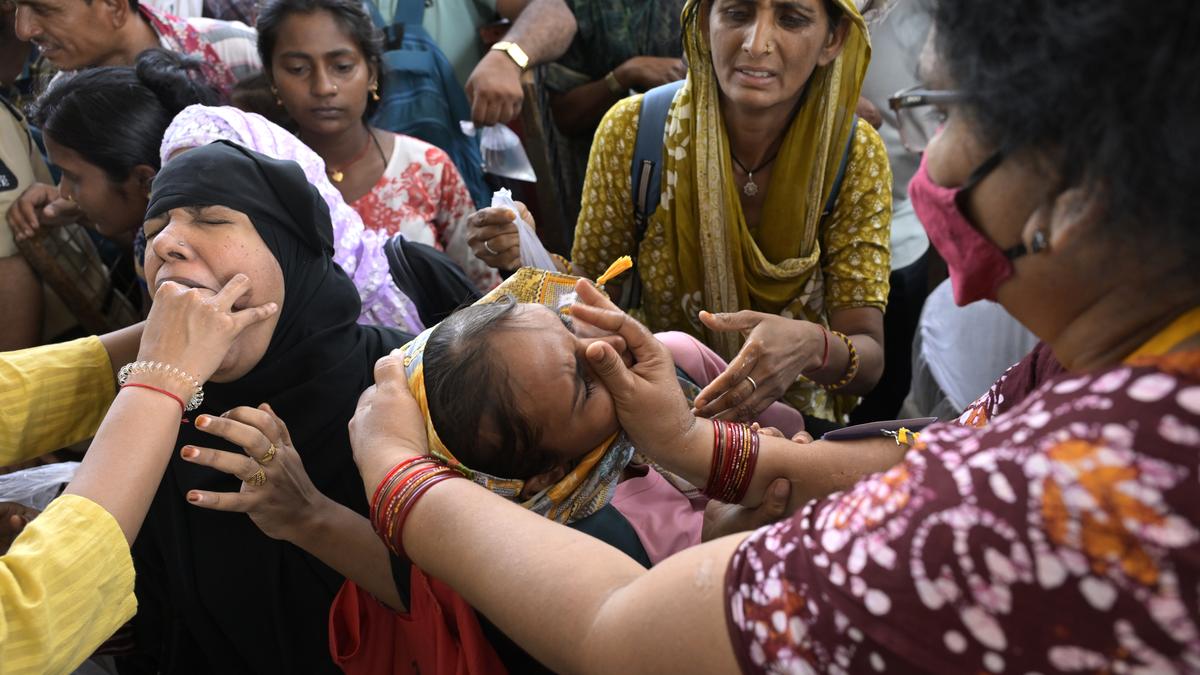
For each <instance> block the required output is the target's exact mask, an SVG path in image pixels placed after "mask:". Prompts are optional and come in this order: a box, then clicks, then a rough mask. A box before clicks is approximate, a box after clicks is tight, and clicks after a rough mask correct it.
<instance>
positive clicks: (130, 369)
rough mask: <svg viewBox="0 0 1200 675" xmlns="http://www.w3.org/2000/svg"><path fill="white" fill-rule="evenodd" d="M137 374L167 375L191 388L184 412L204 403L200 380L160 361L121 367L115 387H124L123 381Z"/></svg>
mask: <svg viewBox="0 0 1200 675" xmlns="http://www.w3.org/2000/svg"><path fill="white" fill-rule="evenodd" d="M137 373H158V374H161V375H169V376H171V377H174V378H176V379H178V380H182V381H183V382H184V383H186V384H187V385H188V386H190V387H191V388H192V396H191V398H189V399H188V402H187V405H185V406H184V412H190V411H192V410H195V409H196V408H199V407H200V404H201V403H203V402H204V388H203V387H202V386H201V385H200V380H198V379H196V378H195V377H192V376H191V375H189V374H187V373H185V372H183V371H182V370H180V369H178V368H176V367H175V366H172V365H169V364H166V363H162V362H160V361H134V362H133V363H126V364H125V365H123V366H121V370H120V371H118V372H117V386H118V387H123V386H125V381H126V380H128V379H129V376H130V375H135V374H137Z"/></svg>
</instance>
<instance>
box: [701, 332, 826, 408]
mask: <svg viewBox="0 0 1200 675" xmlns="http://www.w3.org/2000/svg"><path fill="white" fill-rule="evenodd" d="M700 320H701V321H702V322H704V325H706V326H708V327H709V328H710V329H712V330H714V331H738V332H740V333H742V335H744V336H746V343H745V344H744V345H742V349H741V350H740V351H739V352H738V354H737V356H736V357H735V358H734V359H733V361H731V362H730V363H729V367H728V368H726V369H725V372H723V373H721V374H720V375H718V376H717V377H716V379H714V380H713V381H712V382H710V383H709V384H708V386H707V387H705V388H704V390H703V391H701V392H700V394H699V395H698V396H697V397H696V401H695V405H696V414H697V415H700V416H701V417H717V418H720V419H729V420H736V421H741V422H749V421H751V420H753V419H755V418H757V417H758V416H759V414H760V413H762V411H763V410H766V409H767V407H768V406H770V405H771V404H772V403H774V402H775V401H778V400H779V399H780V398H782V397H783V395H784V394H785V393H787V390H788V387H790V386H792V384H793V383H794V382H795V381H796V378H797V377H799V376H800V374H801V373H803V372H806V371H808V370H809V369H811V368H813V367H815V366H819V365H820V361H821V351H822V346H821V344H822V339H823V338H822V336H821V334H820V332H819V329H820V327H819V326H817V325H816V324H813V323H809V322H808V321H799V320H795V319H785V318H784V317H781V316H777V315H774V314H764V313H762V312H751V311H741V312H734V313H731V314H710V313H709V312H701V313H700Z"/></svg>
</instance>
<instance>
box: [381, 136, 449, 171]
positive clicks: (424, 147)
mask: <svg viewBox="0 0 1200 675" xmlns="http://www.w3.org/2000/svg"><path fill="white" fill-rule="evenodd" d="M386 133H389V134H391V135H392V138H393V141H392V142H393V143H394V144H395V145H394V146H393V149H392V157H394V158H400V159H401V160H403V161H402V162H401V164H406V163H411V162H417V163H420V164H424V165H426V166H429V167H433V168H441V167H444V166H446V165H450V166H453V165H454V160H452V159H450V155H449V154H447V153H446V151H445V150H442V149H441V148H439V147H438V146H436V145H434V144H432V143H428V142H426V141H423V140H421V139H419V138H416V137H414V136H407V135H405V134H398V133H395V132H392V131H388V132H386ZM389 159H390V158H389Z"/></svg>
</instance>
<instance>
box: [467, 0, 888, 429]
mask: <svg viewBox="0 0 1200 675" xmlns="http://www.w3.org/2000/svg"><path fill="white" fill-rule="evenodd" d="M682 22H683V28H684V50H685V52H686V56H687V58H686V61H687V63H688V64H689V66H688V73H687V80H686V82H685V83H684V85H683V86H682V89H681V90H680V91H679V93H678V94H677V95H676V96H675V98H674V99H673V102H672V103H671V105H670V109H669V111H668V113H667V115H666V122H665V128H664V129H661V130H660V129H654V130H652V134H653V135H652V138H653V140H654V141H655V142H656V150H657V152H656V153H655V154H654V156H653V159H654V160H656V161H658V163H659V164H660V166H661V169H662V181H661V185H660V187H659V191H660V193H661V200H660V202H659V205H658V207H657V209H656V210H655V211H654V212H653V213H652V214H650V215H649V218H648V222H647V224H646V226H645V228H644V235H642V236H640V237H639V235H638V232H639V226H638V224H637V218H636V217H635V210H636V209H635V202H634V198H633V190H632V187H631V183H632V181H633V179H632V177H631V174H632V173H633V171H632V164H633V158H634V146H635V139H636V138H637V136H638V131H639V126H640V125H641V124H642V119H641V118H640V117H639V116H640V115H641V112H642V107H643V105H644V102H645V100H647V99H646V97H643V96H640V95H639V96H633V97H630V98H628V99H625V100H624V101H622V102H620V103H618V104H617V105H616V106H615V107H613V108H612V110H610V111H609V113H608V114H607V115H606V116H605V118H604V120H603V121H602V122H601V124H600V127H599V130H598V131H597V133H596V138H595V141H594V143H593V145H592V155H591V159H590V160H589V166H588V172H587V178H586V180H585V183H584V191H583V204H582V208H581V212H580V217H579V221H578V224H577V229H576V232H575V246H574V252H573V259H572V261H571V263H570V264H567V263H566V261H562V263H561V264H562V266H563V267H566V268H569V270H570V271H571V272H573V273H575V274H578V275H580V276H585V277H589V278H593V279H594V278H596V277H598V276H599V275H600V274H602V273H603V272H604V271H605V269H607V267H608V265H609V264H610V263H611V262H612V261H613V260H615V259H616V258H618V257H620V256H623V255H632V256H633V257H635V258H636V260H637V266H636V268H635V270H634V272H633V273H631V274H630V275H627V276H629V277H633V276H636V277H637V278H638V281H639V282H640V284H641V286H642V288H641V293H640V298H641V299H640V302H631V303H626V305H627V306H630V307H633V308H634V309H636V311H635V313H636V314H637V316H639V317H640V318H642V319H643V320H644V321H645V322H646V324H647V325H648V326H649V327H650V328H651V329H653V330H655V331H660V332H661V331H683V332H686V333H690V334H692V335H694V336H695V337H698V338H700V339H701V340H702V341H704V342H705V343H706V344H707V345H708V346H709V347H711V348H713V349H714V350H715V351H716V352H718V353H719V354H720V355H721V356H722V357H724V358H725V359H732V362H731V364H730V366H729V368H728V369H726V370H725V372H724V374H722V375H720V376H718V377H717V378H716V379H715V380H713V381H712V382H711V384H709V385H708V386H707V387H706V388H705V389H704V390H703V391H702V392H701V394H700V397H699V398H698V399H697V401H696V402H697V405H698V406H699V409H700V411H701V412H702V413H703V414H707V415H715V414H718V413H724V414H725V415H727V416H730V415H731V416H734V417H736V418H737V419H742V420H749V419H753V418H754V417H755V416H757V415H758V413H760V412H761V411H762V410H763V409H764V408H766V407H767V406H768V405H770V404H771V403H773V402H774V401H776V400H779V399H783V400H785V401H786V402H787V403H788V404H789V405H791V406H792V407H794V408H795V409H797V410H799V411H801V412H803V413H804V414H805V415H807V416H810V417H813V418H823V419H824V420H828V421H831V422H843V421H844V419H845V415H846V414H847V413H848V412H849V411H850V409H851V408H852V407H853V406H854V405H855V404H856V403H857V400H858V398H857V397H858V396H861V395H862V394H865V393H867V392H869V391H871V389H873V388H874V386H875V384H876V383H877V382H878V380H879V377H880V375H881V374H882V371H883V350H882V344H883V310H884V307H885V305H886V303H887V293H888V273H889V256H890V253H889V247H888V240H889V224H890V222H891V212H892V207H891V184H892V179H891V172H890V170H889V169H888V163H887V153H886V151H885V150H884V147H883V144H882V142H881V141H880V139H879V135H878V133H876V131H875V130H874V129H873V128H872V127H871V126H870V124H868V123H867V122H866V121H863V120H860V119H857V118H856V117H855V115H854V111H855V107H856V104H857V102H858V99H859V89H860V87H861V85H862V80H863V77H864V75H865V72H866V68H867V62H868V60H869V55H870V46H869V44H868V39H867V35H866V26H865V24H864V22H863V19H862V17H861V15H860V14H859V13H858V10H857V9H856V8H855V5H854V3H853V2H851V1H850V0H795V1H792V2H782V1H781V0H756V1H753V2H749V1H745V0H690V1H689V2H687V4H686V5H685V6H684V10H683V19H682ZM827 210H828V211H829V212H828V213H826V211H827ZM470 229H471V234H470V236H469V238H470V240H471V242H472V247H473V249H474V251H475V254H476V255H478V256H479V257H480V258H481V259H482V260H484V261H485V262H487V263H488V264H490V265H493V266H495V267H499V268H512V267H515V266H516V265H517V264H518V262H519V255H520V247H519V241H518V237H517V234H516V230H515V228H514V226H513V225H512V222H511V215H509V213H508V212H507V211H502V210H498V209H487V210H484V211H481V212H479V213H478V214H476V215H475V216H474V217H473V218H472V221H471V223H470ZM630 283H631V280H625V288H624V289H623V290H627V289H628V287H629V284H630ZM614 285H615V284H614ZM614 297H615V296H614ZM702 310H706V311H707V312H711V313H712V314H708V313H702ZM680 365H681V367H683V368H684V370H685V371H688V372H689V374H694V373H692V372H691V371H692V370H693V369H692V368H689V367H688V366H687V365H684V364H680Z"/></svg>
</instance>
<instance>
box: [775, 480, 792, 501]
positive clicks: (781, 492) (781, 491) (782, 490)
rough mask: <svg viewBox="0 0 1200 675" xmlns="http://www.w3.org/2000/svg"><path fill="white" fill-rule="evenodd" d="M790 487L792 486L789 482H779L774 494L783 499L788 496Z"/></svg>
mask: <svg viewBox="0 0 1200 675" xmlns="http://www.w3.org/2000/svg"><path fill="white" fill-rule="evenodd" d="M790 487H791V485H789V484H788V482H787V481H778V482H777V483H776V485H775V487H774V488H773V492H774V493H775V496H776V497H779V498H781V499H782V498H783V497H786V496H787V493H788V488H790Z"/></svg>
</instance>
